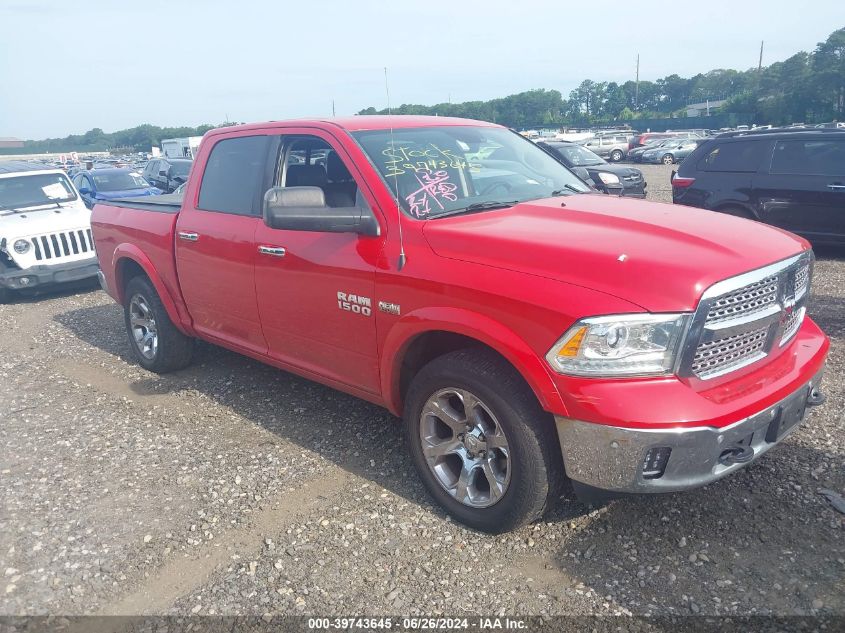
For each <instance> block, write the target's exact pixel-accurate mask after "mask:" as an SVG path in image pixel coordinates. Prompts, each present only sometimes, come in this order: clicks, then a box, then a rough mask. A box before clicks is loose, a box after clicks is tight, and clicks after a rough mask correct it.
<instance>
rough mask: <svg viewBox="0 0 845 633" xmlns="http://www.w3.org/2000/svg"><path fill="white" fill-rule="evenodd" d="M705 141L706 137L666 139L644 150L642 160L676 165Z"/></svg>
mask: <svg viewBox="0 0 845 633" xmlns="http://www.w3.org/2000/svg"><path fill="white" fill-rule="evenodd" d="M705 141H706V139H703V138H681V139H671V140H666V141H664V142H663V143H660V144H659V145H657V146H655V147H652V148H650V149H647V150H646V151H644V152H643V153H642V156H641V158H640V160H641V161H642V162H643V163H654V164H658V163H663V164H664V165H674V164H675V163H679V162H681V161H682V160H684V159H685V158H686V157H687V156H689V155H690V154H692V152H693V150H695V148H696V147H698V146H699V145H701V144H702V143H704V142H705Z"/></svg>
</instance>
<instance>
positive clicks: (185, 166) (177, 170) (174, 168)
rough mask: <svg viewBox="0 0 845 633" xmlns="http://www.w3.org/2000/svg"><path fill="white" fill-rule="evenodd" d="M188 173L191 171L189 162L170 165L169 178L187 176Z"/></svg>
mask: <svg viewBox="0 0 845 633" xmlns="http://www.w3.org/2000/svg"><path fill="white" fill-rule="evenodd" d="M190 171H191V161H187V160H184V161H182V160H180V161H179V162H177V163H171V164H170V175H171V176H187V175H188V173H189V172H190Z"/></svg>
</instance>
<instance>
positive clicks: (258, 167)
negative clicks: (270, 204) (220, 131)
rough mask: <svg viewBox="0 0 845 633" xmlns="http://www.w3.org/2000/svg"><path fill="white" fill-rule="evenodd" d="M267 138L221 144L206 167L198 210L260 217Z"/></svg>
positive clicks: (218, 144) (213, 151) (236, 140)
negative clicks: (260, 187)
mask: <svg viewBox="0 0 845 633" xmlns="http://www.w3.org/2000/svg"><path fill="white" fill-rule="evenodd" d="M267 143H268V137H267V136H239V137H236V138H228V139H223V140H222V141H218V142H217V144H215V146H214V147H213V148H212V150H211V155H210V156H209V157H208V162H207V163H206V165H205V171H204V173H203V176H202V184H201V185H200V195H199V202H198V203H197V208H199V209H202V210H204V211H219V212H220V213H233V214H235V215H261V204H260V200H259V195H258V189H259V186H260V184H261V182H262V180H263V176H264V166H265V162H266V158H267Z"/></svg>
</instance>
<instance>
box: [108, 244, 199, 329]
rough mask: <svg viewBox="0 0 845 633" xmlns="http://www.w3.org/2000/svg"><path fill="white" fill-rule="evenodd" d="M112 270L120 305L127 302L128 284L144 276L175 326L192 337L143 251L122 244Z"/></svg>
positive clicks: (174, 303)
mask: <svg viewBox="0 0 845 633" xmlns="http://www.w3.org/2000/svg"><path fill="white" fill-rule="evenodd" d="M112 270H114V271H115V272H114V274H115V284H114V285H115V287H114V294H115V299H116V300H117V301H118V303H120V304H121V305H123V304H124V303H125V301H126V296H125V291H126V284H128V283H129V280H130V279H132V278H133V277H136V276H138V275H143V276H145V277H146V278H147V279H149V280H150V283H151V284H152V285H153V287H154V288H155V290H156V292H157V293H158V296H159V297H160V298H161V303H162V305H163V306H164V309H165V310H166V311H167V316H169V317H170V320H171V321H172V322H173V324H174V325H175V326H176V327H177V328H178V329H179V330H180V331H182V333H184V334H187V335H191V332H188V331H187V330H185V328H184V327H183V326H182V325H181V324H182V318H181V316H180V315H179V310H178V309H177V307H176V302H175V301H174V300H173V297H172V295H171V294H170V292H169V291H168V290H167V287H166V286H165V285H164V282H163V281H162V280H161V277H160V276H159V275H158V273H157V272H156V269H155V266H153V263H152V262H151V261H150V259H149V257H147V256H146V255H145V254H144V252H143V251H141V249H139V248H138V247H137V246H135V245H134V244H121V245H120V246H118V247H117V248H116V249H115V251H114V256H113V258H112Z"/></svg>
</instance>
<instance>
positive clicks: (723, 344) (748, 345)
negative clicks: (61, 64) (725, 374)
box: [692, 327, 769, 377]
mask: <svg viewBox="0 0 845 633" xmlns="http://www.w3.org/2000/svg"><path fill="white" fill-rule="evenodd" d="M768 336H769V328H768V327H761V328H757V329H756V330H751V331H750V332H743V333H742V334H734V335H732V336H726V337H725V338H718V339H714V340H712V341H710V342H708V343H702V344H701V345H699V346H698V348H697V349H696V350H695V357H694V358H693V360H692V372H693V373H694V374H695V375H696V376H699V377H701V376H703V375H706V374H707V373H709V372H713V371H720V372H721V371H724V370H730V368H731V367H733V366H734V365H740V364H747V362H748V359H756V358H762V357H763V356H764V355H765V354H764V353H763V348H764V347H765V346H766V339H767V338H768Z"/></svg>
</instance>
